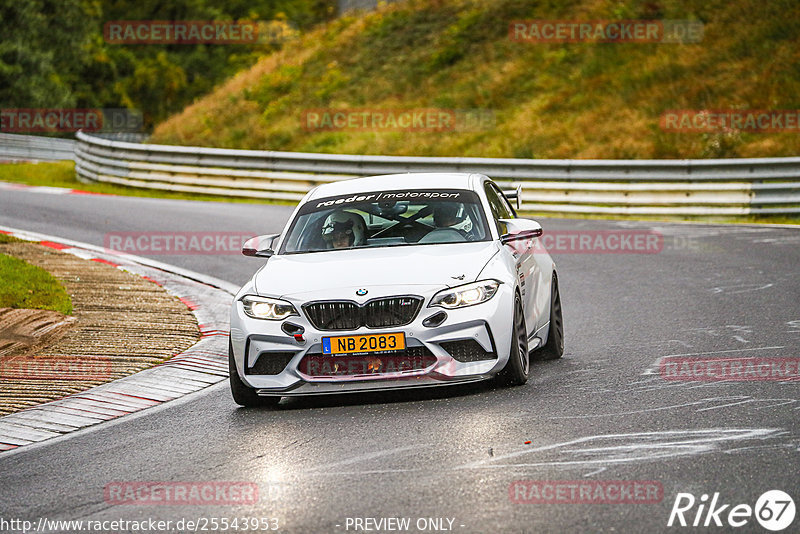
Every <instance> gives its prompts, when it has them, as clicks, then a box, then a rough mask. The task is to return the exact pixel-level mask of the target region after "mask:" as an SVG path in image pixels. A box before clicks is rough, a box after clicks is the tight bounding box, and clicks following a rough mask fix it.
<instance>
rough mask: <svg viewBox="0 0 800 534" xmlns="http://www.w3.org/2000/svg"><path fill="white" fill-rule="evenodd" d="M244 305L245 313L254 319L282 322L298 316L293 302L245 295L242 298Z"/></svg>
mask: <svg viewBox="0 0 800 534" xmlns="http://www.w3.org/2000/svg"><path fill="white" fill-rule="evenodd" d="M242 304H243V305H244V313H246V314H247V315H249V316H250V317H253V318H254V319H267V320H269V321H280V320H282V319H286V318H287V317H290V316H292V315H298V313H297V310H295V309H294V306H293V305H292V303H291V302H286V301H285V300H281V299H273V298H269V297H257V296H255V295H245V296H244V297H242Z"/></svg>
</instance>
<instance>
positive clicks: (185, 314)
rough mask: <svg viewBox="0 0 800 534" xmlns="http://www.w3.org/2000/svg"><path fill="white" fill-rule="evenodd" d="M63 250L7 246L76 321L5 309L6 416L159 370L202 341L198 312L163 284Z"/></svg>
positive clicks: (1, 352)
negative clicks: (61, 293) (45, 278)
mask: <svg viewBox="0 0 800 534" xmlns="http://www.w3.org/2000/svg"><path fill="white" fill-rule="evenodd" d="M56 248H57V247H56ZM56 248H51V247H48V246H43V245H40V244H34V243H27V242H17V243H4V244H0V253H3V254H8V255H10V256H14V257H17V258H20V259H22V260H25V261H27V262H28V263H31V264H32V265H36V266H39V267H42V268H44V269H46V270H47V271H48V272H49V273H50V274H52V275H53V276H54V277H55V278H56V279H58V280H59V281H60V282H61V283H62V284H63V285H64V286H65V288H66V290H67V293H68V294H69V295H70V297H71V298H72V304H73V315H72V316H63V315H61V314H58V313H56V312H46V311H38V310H10V309H2V310H0V415H5V414H9V413H13V412H15V411H18V410H21V409H24V408H28V407H30V406H35V405H37V404H40V403H43V402H48V401H51V400H55V399H59V398H62V397H64V396H67V395H69V394H72V393H77V392H79V391H84V390H86V389H89V388H91V387H93V386H96V385H99V384H102V383H104V382H109V381H111V380H115V379H117V378H121V377H123V376H127V375H130V374H133V373H136V372H138V371H141V370H143V369H146V368H148V367H152V366H154V365H157V364H159V363H162V362H164V361H166V360H169V359H170V358H171V357H173V356H175V355H177V354H180V353H181V352H183V351H184V350H186V349H188V348H189V347H191V346H192V345H194V344H195V343H196V342H197V340H198V339H199V337H200V334H199V329H198V325H197V320H196V319H195V316H194V315H193V314H192V312H191V311H190V310H189V309H188V308H187V306H186V305H185V304H184V303H183V302H181V301H180V300H178V299H177V298H175V297H173V296H171V295H169V294H168V293H167V292H166V291H165V290H164V289H162V288H161V287H159V286H158V285H157V284H154V283H152V282H149V281H147V280H145V279H143V278H141V277H140V276H138V275H135V274H133V273H129V272H126V271H122V270H120V269H118V268H116V267H114V266H112V265H107V264H105V263H103V262H101V261H90V260H85V259H82V258H79V257H77V256H74V255H72V254H66V253H63V252H60V251H59V250H57V249H56Z"/></svg>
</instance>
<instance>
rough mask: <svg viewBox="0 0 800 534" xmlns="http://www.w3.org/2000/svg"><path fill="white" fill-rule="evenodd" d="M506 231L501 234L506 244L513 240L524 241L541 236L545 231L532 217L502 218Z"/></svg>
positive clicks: (502, 240)
mask: <svg viewBox="0 0 800 534" xmlns="http://www.w3.org/2000/svg"><path fill="white" fill-rule="evenodd" d="M500 223H501V224H502V225H503V227H505V229H506V232H505V233H504V234H503V235H501V236H500V241H501V242H502V243H503V244H504V245H505V244H507V243H511V242H512V241H523V240H525V239H533V238H534V237H539V236H541V235H542V234H543V233H544V231H543V230H542V225H541V224H539V223H538V222H536V221H532V220H530V219H500Z"/></svg>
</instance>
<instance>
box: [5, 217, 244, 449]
mask: <svg viewBox="0 0 800 534" xmlns="http://www.w3.org/2000/svg"><path fill="white" fill-rule="evenodd" d="M0 232H2V233H4V234H8V235H12V236H14V237H17V238H20V239H24V240H27V241H35V242H39V243H40V244H42V245H44V246H49V247H52V248H55V249H58V250H61V251H62V252H66V253H69V254H74V255H75V256H78V257H81V258H84V259H87V260H91V261H97V262H101V263H106V264H109V265H113V266H115V267H117V268H118V269H122V270H125V271H129V272H132V273H135V274H138V275H139V276H141V277H142V278H145V279H146V280H149V281H151V282H153V283H155V284H158V285H159V286H161V287H163V288H164V289H165V290H166V291H167V293H170V294H171V295H174V296H176V297H177V298H179V299H180V300H181V301H182V302H183V303H184V304H186V306H187V307H188V308H189V309H190V310H191V311H192V313H193V314H194V315H195V317H196V318H197V323H198V325H199V327H200V334H201V338H200V340H199V341H198V342H197V343H196V344H195V345H193V346H192V347H190V348H189V349H187V350H186V351H184V352H183V353H181V354H179V355H177V356H175V357H173V358H171V359H170V360H168V361H166V362H164V363H163V364H160V365H158V366H156V367H152V368H150V369H145V370H144V371H140V372H138V373H136V374H133V375H130V376H126V377H124V378H120V379H118V380H114V381H113V382H109V383H107V384H103V385H100V386H97V387H94V388H91V389H88V390H86V391H83V392H80V393H75V394H73V395H70V396H68V397H64V398H63V399H59V400H55V401H52V402H48V403H45V404H40V405H38V406H34V407H31V408H26V409H24V410H22V411H19V412H16V413H13V414H10V415H6V416H4V417H0V452H2V451H8V450H12V449H16V448H18V447H21V446H24V445H29V444H32V443H35V442H40V441H44V440H47V439H51V438H56V437H59V436H62V435H65V434H67V433H70V432H74V431H76V430H80V429H82V428H86V427H89V426H92V425H96V424H99V423H102V422H104V421H108V420H111V419H116V418H118V417H122V416H125V415H128V414H131V413H134V412H138V411H140V410H144V409H146V408H150V407H152V406H157V405H159V404H162V403H164V402H167V401H170V400H174V399H177V398H180V397H183V396H185V395H188V394H190V393H193V392H195V391H199V390H201V389H203V388H206V387H208V386H210V385H212V384H216V383H217V382H221V381H222V380H225V379H226V378H227V377H228V333H229V329H230V325H229V316H228V312H229V309H230V304H231V300H232V296H233V294H235V292H236V289H237V288H236V287H235V286H233V284H229V283H227V282H223V281H221V280H218V279H215V278H213V277H208V276H205V275H201V274H198V273H194V272H191V271H186V270H184V269H179V268H176V267H173V266H168V265H165V264H162V263H160V262H155V261H152V260H148V259H146V258H139V257H136V256H131V255H129V254H120V253H116V252H113V251H108V250H105V249H102V248H101V247H95V246H93V245H88V244H85V243H79V242H75V241H70V240H66V239H61V238H58V237H53V236H47V235H42V234H36V233H33V232H26V231H23V230H17V229H14V228H6V227H2V226H0Z"/></svg>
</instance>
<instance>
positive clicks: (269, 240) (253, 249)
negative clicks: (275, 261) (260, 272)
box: [242, 234, 280, 258]
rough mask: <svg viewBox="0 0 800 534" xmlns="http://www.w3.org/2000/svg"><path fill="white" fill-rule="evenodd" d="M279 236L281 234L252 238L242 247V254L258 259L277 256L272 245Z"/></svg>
mask: <svg viewBox="0 0 800 534" xmlns="http://www.w3.org/2000/svg"><path fill="white" fill-rule="evenodd" d="M279 236H280V234H267V235H259V236H256V237H251V238H250V239H248V240H247V241H245V242H244V245H242V254H244V255H245V256H254V257H258V258H269V257H270V256H272V255H273V254H275V251H274V250H272V244H273V243H274V241H275V239H277V238H278V237H279Z"/></svg>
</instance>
